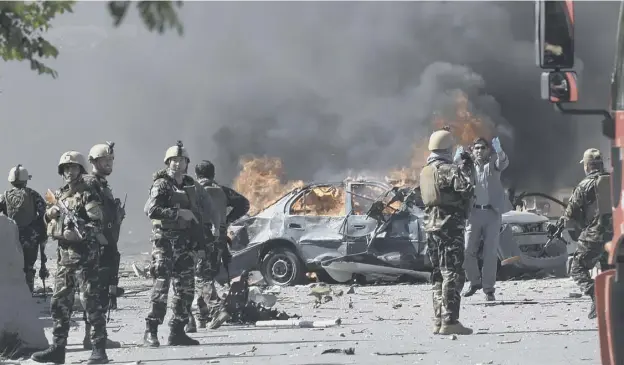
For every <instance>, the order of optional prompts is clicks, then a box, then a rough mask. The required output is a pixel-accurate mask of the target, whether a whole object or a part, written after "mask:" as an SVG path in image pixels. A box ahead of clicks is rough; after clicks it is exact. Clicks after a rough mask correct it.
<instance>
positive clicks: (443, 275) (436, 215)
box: [420, 131, 474, 334]
mask: <svg viewBox="0 0 624 365" xmlns="http://www.w3.org/2000/svg"><path fill="white" fill-rule="evenodd" d="M444 132H446V133H444ZM452 145H453V140H452V137H451V136H450V133H449V132H447V131H438V132H434V134H432V136H431V139H430V144H429V149H430V150H431V151H432V152H433V153H432V155H431V156H430V157H429V158H428V160H427V166H429V169H430V170H428V171H429V172H432V171H437V173H436V172H432V173H435V174H436V175H437V176H436V177H434V178H431V175H427V174H426V172H425V169H427V167H426V168H424V169H423V172H421V177H420V181H421V191H422V192H423V202H424V203H425V216H424V225H425V227H424V229H425V232H426V237H427V251H428V255H429V259H430V260H431V264H432V266H433V271H432V274H431V281H432V284H433V295H432V296H433V310H434V333H435V334H438V333H440V334H452V333H456V334H470V333H472V330H470V329H468V328H465V327H463V326H462V325H461V323H459V309H460V303H461V296H460V292H461V289H462V287H463V285H464V281H465V273H464V270H463V263H464V227H465V220H466V218H467V216H468V212H469V209H470V203H471V198H472V196H473V190H474V186H473V184H472V183H471V181H472V180H471V175H470V174H471V173H470V171H471V169H470V167H468V166H467V165H466V166H464V167H461V168H460V167H459V166H457V165H454V164H452V162H451V161H452V157H451V151H450V149H451V148H452ZM427 189H429V191H431V189H436V190H437V192H438V193H437V195H438V197H437V198H436V199H428V198H427V196H428V194H427V191H426V190H427Z"/></svg>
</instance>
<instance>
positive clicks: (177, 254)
mask: <svg viewBox="0 0 624 365" xmlns="http://www.w3.org/2000/svg"><path fill="white" fill-rule="evenodd" d="M151 241H152V246H153V249H152V265H151V267H150V273H151V275H152V278H153V279H154V284H153V288H152V295H151V298H150V312H149V314H148V315H147V320H149V321H156V322H158V323H159V324H162V323H163V322H164V320H165V315H166V314H167V300H168V297H169V286H170V285H171V284H173V299H172V302H173V303H172V304H173V305H172V307H173V318H171V321H170V322H169V325H170V326H177V325H180V324H182V325H186V324H187V323H188V320H189V312H188V307H189V306H190V305H191V303H192V302H193V292H194V290H195V283H194V281H193V279H194V277H193V276H194V275H193V274H194V261H193V249H192V247H191V243H190V240H189V236H188V233H187V232H185V231H174V230H163V231H155V232H154V233H152V237H151Z"/></svg>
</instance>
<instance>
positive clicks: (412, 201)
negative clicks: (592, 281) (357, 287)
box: [217, 179, 567, 285]
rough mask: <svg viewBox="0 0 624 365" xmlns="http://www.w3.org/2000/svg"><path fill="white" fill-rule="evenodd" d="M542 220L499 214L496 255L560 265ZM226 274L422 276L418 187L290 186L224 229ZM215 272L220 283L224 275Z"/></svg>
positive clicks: (287, 281)
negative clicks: (228, 256) (227, 236)
mask: <svg viewBox="0 0 624 365" xmlns="http://www.w3.org/2000/svg"><path fill="white" fill-rule="evenodd" d="M547 223H548V218H547V217H545V216H543V215H538V214H535V213H530V212H518V211H513V210H512V211H509V212H507V213H505V214H503V217H502V226H501V243H500V247H499V258H500V259H501V260H502V259H504V258H507V257H511V256H521V258H522V260H521V261H520V262H518V263H516V264H514V266H515V268H517V269H529V270H530V269H535V270H537V269H562V270H563V272H564V273H565V267H566V261H567V252H566V251H565V244H562V243H556V244H553V245H549V247H548V248H547V249H546V250H544V245H545V243H546V242H547V240H548V238H547V232H546V225H547ZM230 229H231V238H232V251H233V252H232V254H233V257H232V262H231V264H230V267H229V271H230V272H229V274H230V275H232V276H237V275H239V274H240V273H241V272H243V271H244V270H246V269H247V270H249V269H252V270H253V269H257V270H259V271H260V272H261V274H262V276H263V277H264V279H265V280H266V281H267V283H268V284H269V285H295V284H300V283H303V282H304V280H305V278H306V273H307V272H315V273H316V274H317V277H318V278H319V279H321V280H323V281H331V280H333V281H337V282H346V281H348V280H351V279H352V278H353V277H354V275H355V276H358V275H359V276H360V277H366V278H367V279H375V278H382V279H384V278H386V279H392V280H396V279H398V278H400V277H406V278H411V279H415V280H427V279H428V278H429V275H430V271H431V263H430V262H429V259H428V257H427V251H426V250H427V248H426V242H425V233H424V230H423V204H422V200H421V198H420V191H419V189H412V190H407V189H398V188H393V187H392V186H391V185H389V184H387V183H385V182H381V181H375V180H365V179H357V180H354V179H347V180H345V181H342V182H336V183H314V184H308V185H305V186H303V187H299V188H295V189H293V190H291V191H290V192H288V193H286V194H285V195H284V196H282V197H281V198H280V199H278V200H277V201H276V202H274V203H273V204H271V205H270V206H268V207H267V208H265V209H264V210H262V211H260V212H259V213H258V214H256V215H254V216H250V217H243V218H241V219H240V220H238V221H237V222H235V223H234V224H232V226H231V227H230ZM225 274H226V273H224V272H223V271H221V273H220V275H219V276H218V277H217V280H218V281H219V282H224V281H225V280H226V277H225Z"/></svg>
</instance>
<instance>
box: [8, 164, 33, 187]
mask: <svg viewBox="0 0 624 365" xmlns="http://www.w3.org/2000/svg"><path fill="white" fill-rule="evenodd" d="M31 178H32V176H30V175H29V174H28V170H26V169H25V168H24V167H22V165H20V164H18V165H17V166H15V167H13V168H12V169H11V170H10V171H9V182H10V183H12V182H26V181H28V180H30V179H31Z"/></svg>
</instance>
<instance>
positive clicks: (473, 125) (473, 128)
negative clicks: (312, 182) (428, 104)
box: [233, 92, 494, 215]
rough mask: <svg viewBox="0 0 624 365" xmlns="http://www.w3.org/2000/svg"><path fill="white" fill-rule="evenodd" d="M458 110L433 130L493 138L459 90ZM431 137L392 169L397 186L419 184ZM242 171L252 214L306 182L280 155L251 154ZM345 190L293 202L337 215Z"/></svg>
mask: <svg viewBox="0 0 624 365" xmlns="http://www.w3.org/2000/svg"><path fill="white" fill-rule="evenodd" d="M455 101H456V103H455V113H454V116H453V117H452V118H443V117H440V116H438V117H436V118H435V119H434V120H433V122H432V130H437V129H441V128H442V127H444V126H449V127H450V129H451V133H453V135H454V136H455V138H456V140H457V142H458V144H460V145H462V146H467V145H470V144H471V143H472V142H473V141H474V140H475V139H476V138H477V137H483V138H486V139H488V140H489V139H491V138H492V137H493V135H494V128H493V125H492V124H491V123H488V122H487V121H484V120H483V119H482V118H480V117H479V116H476V115H474V114H473V113H472V112H471V111H470V108H469V104H468V98H467V97H466V95H465V94H464V93H461V92H459V93H458V94H457V97H456V99H455ZM427 145H428V138H426V139H425V138H423V139H422V140H420V141H418V142H416V143H414V145H413V146H412V157H411V159H410V163H409V165H408V166H402V167H397V168H395V169H392V170H390V171H389V172H388V174H387V176H386V180H387V181H388V182H389V183H390V184H392V185H395V186H415V185H418V180H419V175H420V170H421V168H422V166H424V164H425V162H426V160H427V156H428V155H429V151H428V149H427ZM240 165H241V167H242V169H241V172H240V174H239V175H238V176H237V177H236V178H235V179H234V184H233V188H234V189H235V190H237V191H238V192H240V193H241V194H243V195H244V196H246V197H247V199H249V202H250V205H251V208H250V210H249V214H250V215H254V214H256V213H258V212H260V211H261V210H262V209H264V208H266V207H268V206H269V205H271V204H272V203H274V202H275V201H276V200H277V199H279V198H280V197H282V196H283V195H284V194H286V193H287V192H289V191H290V190H292V189H294V188H296V187H301V186H303V185H304V183H303V181H301V180H292V181H287V180H286V179H285V176H284V169H283V165H282V161H281V160H280V159H279V158H277V157H267V156H264V157H247V158H243V159H241V161H240ZM344 198H345V197H344V191H337V190H335V189H330V188H321V187H319V188H315V189H313V191H312V192H311V193H310V194H307V195H306V197H305V198H304V199H302V201H301V202H296V203H295V204H293V209H294V210H297V211H298V212H300V213H303V212H304V211H305V213H306V214H308V215H309V214H315V215H335V214H340V213H344V212H343V210H344V203H343V202H344Z"/></svg>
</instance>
